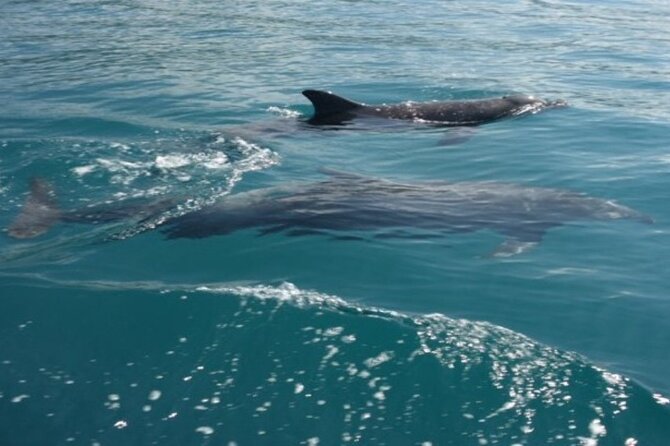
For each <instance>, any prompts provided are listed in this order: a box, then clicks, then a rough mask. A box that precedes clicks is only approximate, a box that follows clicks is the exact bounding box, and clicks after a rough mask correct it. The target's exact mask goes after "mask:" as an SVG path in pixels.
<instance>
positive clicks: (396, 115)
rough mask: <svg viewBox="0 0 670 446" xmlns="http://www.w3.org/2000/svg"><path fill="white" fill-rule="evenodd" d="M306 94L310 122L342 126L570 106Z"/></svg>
mask: <svg viewBox="0 0 670 446" xmlns="http://www.w3.org/2000/svg"><path fill="white" fill-rule="evenodd" d="M302 94H303V95H305V97H307V99H309V100H310V101H311V102H312V105H313V106H314V116H312V117H311V118H310V119H309V120H308V121H307V122H308V123H310V124H313V125H341V124H345V123H347V122H349V121H351V120H353V119H354V118H357V117H377V118H388V119H397V120H408V121H419V122H428V123H433V124H439V125H442V126H473V125H480V124H485V123H487V122H492V121H496V120H498V119H502V118H507V117H512V116H519V115H523V114H527V113H536V112H538V111H540V110H543V109H546V108H551V107H562V106H565V105H567V104H566V103H565V102H564V101H560V100H559V101H554V102H550V101H544V100H541V99H537V98H534V97H533V96H525V95H514V96H503V97H502V98H491V99H479V100H468V101H445V102H403V103H401V104H393V105H365V104H359V103H356V102H353V101H350V100H349V99H345V98H343V97H340V96H337V95H334V94H333V93H331V92H327V91H319V90H305V91H303V92H302Z"/></svg>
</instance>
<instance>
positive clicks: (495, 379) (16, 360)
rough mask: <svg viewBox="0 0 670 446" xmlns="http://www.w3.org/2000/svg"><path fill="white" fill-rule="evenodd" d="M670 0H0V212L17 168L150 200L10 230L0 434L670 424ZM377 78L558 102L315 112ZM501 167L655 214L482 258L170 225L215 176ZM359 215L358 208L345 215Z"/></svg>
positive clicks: (649, 433)
mask: <svg viewBox="0 0 670 446" xmlns="http://www.w3.org/2000/svg"><path fill="white" fill-rule="evenodd" d="M669 15H670V6H669V4H668V3H667V2H662V1H652V0H646V1H644V0H641V1H632V2H620V1H604V0H602V1H589V2H563V1H554V0H546V1H540V0H535V1H500V2H492V1H483V0H475V1H469V2H442V1H434V0H428V1H423V2H405V1H402V0H390V1H383V2H381V1H359V2H352V1H315V2H296V1H288V0H278V1H275V0H269V1H268V0H264V1H248V2H217V1H212V0H209V1H206V0H203V1H195V0H180V1H174V2H163V1H150V0H141V1H121V0H119V1H87V0H78V1H74V0H69V1H63V2H48V1H10V0H5V1H2V2H0V100H1V101H2V104H3V106H2V107H1V108H0V227H2V228H7V227H8V226H9V225H10V224H11V222H12V221H13V220H14V218H16V216H17V215H18V214H19V212H20V209H21V207H22V206H23V204H24V202H25V200H26V197H27V192H28V182H29V180H30V178H33V177H36V176H39V177H43V178H46V179H48V181H50V182H51V183H52V184H53V186H54V189H55V190H56V191H57V193H58V201H59V203H60V206H61V207H63V208H64V209H75V208H81V207H85V206H89V205H102V204H105V203H119V202H123V200H126V199H131V198H138V199H145V198H151V199H155V198H161V197H181V199H182V202H181V203H180V205H178V206H175V207H174V208H172V209H170V210H168V211H166V212H165V213H163V214H160V215H158V216H154V217H153V218H151V219H149V220H148V221H141V222H138V221H121V222H116V223H110V224H107V225H100V226H87V225H77V224H69V225H68V224H57V225H55V226H54V227H53V228H52V229H51V230H50V231H49V232H48V233H47V234H45V235H43V236H41V237H38V238H35V239H30V240H15V239H12V238H11V237H9V235H8V234H7V233H6V232H3V233H2V234H0V235H1V236H0V445H8V446H15V445H44V444H49V445H60V444H77V445H78V444H82V445H105V446H107V445H147V444H160V445H196V444H207V445H240V446H243V445H261V444H268V445H284V444H286V445H294V444H295V445H298V444H303V445H316V444H319V445H335V444H370V445H383V444H385V445H487V444H490V445H494V444H499V445H541V444H552V445H586V446H593V445H620V446H624V445H625V446H632V445H639V446H647V445H662V444H667V442H668V438H670V406H669V403H670V401H668V399H667V397H670V375H669V374H668V370H670V353H669V352H670V326H669V325H668V321H670V295H669V294H668V290H669V289H670V268H669V267H668V264H670V263H668V259H669V258H670V207H669V206H668V205H667V196H668V195H667V191H668V184H669V182H670V176H669V175H668V172H669V171H670V152H669V151H668V143H669V140H668V135H670V102H669V101H668V98H669V97H670V95H669V93H670V82H669V81H668V79H670V28H669V27H668V26H667V23H668V22H667V17H668V16H669ZM305 88H320V89H329V90H333V91H335V92H337V93H340V94H342V95H345V96H348V97H350V98H353V99H356V100H359V101H363V102H367V103H383V102H387V103H392V102H400V101H405V100H416V101H429V100H450V99H474V98H483V97H492V96H502V95H505V94H510V93H524V94H534V95H536V96H539V97H543V98H549V99H558V98H562V99H565V100H567V101H568V103H569V104H570V107H569V108H566V109H560V110H549V111H546V112H544V113H540V114H536V115H533V116H527V117H524V118H521V119H512V120H505V121H500V122H497V123H493V124H488V125H485V126H481V127H478V128H476V129H474V131H468V132H463V131H458V130H457V131H455V132H454V131H449V132H448V131H446V130H444V129H437V128H427V127H420V126H407V127H401V128H380V129H374V128H358V127H353V128H351V129H348V130H346V129H345V130H342V131H317V130H314V129H309V128H306V126H304V125H301V122H302V120H304V119H305V118H306V117H308V116H309V115H310V113H311V111H312V108H311V105H310V104H309V103H308V101H306V100H305V99H304V98H303V97H302V96H301V95H300V91H302V90H303V89H305ZM321 167H328V168H333V169H338V170H343V171H348V172H356V173H360V174H365V175H370V176H374V177H379V178H389V179H394V180H401V181H406V182H414V181H422V180H451V181H472V180H477V181H480V180H482V181H484V180H495V181H504V182H509V183H517V184H522V185H528V186H542V187H552V188H560V189H568V190H572V191H578V192H584V193H588V194H589V195H592V196H596V197H602V198H606V199H612V200H616V201H617V202H618V203H621V204H624V205H626V206H630V207H632V208H634V209H636V210H638V211H640V212H644V213H645V214H647V215H649V216H651V217H652V218H653V219H654V221H655V223H654V224H653V225H644V224H641V223H638V222H630V221H611V222H590V221H584V222H579V223H569V224H566V225H565V226H562V227H559V228H554V229H552V230H550V231H549V232H548V233H547V235H546V236H545V238H544V240H543V242H542V243H541V244H540V245H539V246H537V247H536V248H535V249H533V250H530V251H529V252H526V253H523V254H521V255H518V256H514V257H510V258H504V259H500V258H491V256H490V255H489V254H490V253H491V252H493V251H494V250H495V247H496V246H497V245H499V244H500V243H501V242H503V238H502V236H500V235H499V234H496V233H492V232H487V231H479V232H474V233H468V234H454V235H452V236H450V237H447V238H444V239H421V238H417V239H412V238H410V239H374V238H372V239H366V240H365V241H357V240H351V241H344V240H332V239H330V238H327V237H320V236H304V237H290V236H287V235H286V234H282V233H278V234H271V235H267V236H262V237H259V236H258V235H257V234H256V233H255V232H254V231H252V230H249V231H241V232H236V233H234V234H230V235H227V236H217V237H209V238H203V239H197V240H193V239H179V240H165V237H164V235H162V234H161V232H160V228H156V227H155V226H159V225H160V223H161V222H162V221H163V220H166V219H169V218H172V217H175V216H178V215H183V214H186V213H189V212H193V210H195V209H199V208H202V207H205V206H207V205H209V204H211V203H213V202H216V201H217V200H225V199H226V196H227V195H229V194H231V193H232V194H234V193H238V192H240V191H246V190H252V189H255V188H260V187H265V186H273V185H280V184H286V183H291V182H295V181H307V180H319V179H322V178H323V174H321V173H319V168H321ZM345 235H346V234H345Z"/></svg>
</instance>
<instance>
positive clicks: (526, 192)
mask: <svg viewBox="0 0 670 446" xmlns="http://www.w3.org/2000/svg"><path fill="white" fill-rule="evenodd" d="M325 172H326V173H327V174H328V175H329V177H328V178H327V179H325V180H323V181H317V182H312V183H298V184H293V185H290V186H286V185H284V186H278V187H271V188H264V189H258V190H253V191H249V192H242V193H238V194H233V195H229V196H227V197H225V198H224V199H222V200H220V201H219V202H217V203H215V204H213V205H211V206H209V207H205V208H203V209H200V210H198V211H194V212H192V213H189V214H186V215H182V216H180V217H176V218H173V219H171V220H168V221H166V222H165V223H164V224H163V226H162V231H163V232H164V233H165V234H166V235H167V237H168V238H182V237H186V238H202V237H209V236H212V235H225V234H231V233H233V232H236V231H239V230H243V229H256V230H258V231H259V234H261V235H264V234H270V233H277V232H284V233H286V234H287V235H293V236H297V235H314V234H322V235H331V236H335V237H336V238H351V237H348V236H347V235H351V231H375V233H374V234H373V237H379V238H384V237H395V236H399V237H405V236H406V237H413V235H412V234H414V235H419V236H420V235H421V234H423V235H435V236H444V235H448V234H451V233H468V232H474V231H478V230H484V229H488V230H491V231H495V232H497V233H499V234H502V235H503V236H505V237H506V240H505V241H504V242H503V243H502V244H501V245H500V246H499V247H498V248H497V249H496V250H495V251H494V252H493V255H494V256H511V255H515V254H519V253H521V252H524V251H526V250H527V249H529V248H531V247H533V246H535V245H537V244H538V243H539V242H540V241H541V240H542V237H543V236H544V234H545V233H546V231H547V230H549V229H550V228H553V227H557V226H561V225H563V224H564V223H566V222H570V221H576V220H619V219H632V220H637V221H641V222H644V223H652V220H651V219H650V218H649V217H648V216H646V215H644V214H641V213H639V212H637V211H635V210H633V209H631V208H628V207H626V206H623V205H620V204H617V203H615V202H613V201H608V200H603V199H600V198H595V197H589V196H586V195H583V194H579V193H576V192H571V191H566V190H560V189H549V188H541V187H524V186H521V185H516V184H507V183H497V182H459V183H450V182H443V181H432V182H421V183H400V182H392V181H387V180H382V179H376V178H369V177H364V176H360V175H356V174H349V173H342V172H334V171H329V170H328V171H325ZM39 183H40V181H37V183H35V182H34V184H33V191H32V192H33V193H32V194H31V196H30V197H29V198H28V200H27V201H26V205H25V208H24V209H23V212H22V213H21V215H19V217H17V219H16V220H15V222H14V223H13V224H12V225H11V226H10V228H9V230H8V233H9V235H11V236H13V237H16V238H30V237H34V236H36V235H39V234H40V233H43V232H45V231H46V230H47V229H48V227H49V226H50V225H51V224H53V223H55V221H56V219H57V218H59V216H60V218H61V219H62V218H64V217H65V216H67V218H66V220H67V221H79V222H83V223H93V222H96V221H100V222H102V221H111V220H114V219H122V218H127V217H128V216H130V215H131V214H133V213H134V212H138V210H137V209H138V208H137V207H136V206H135V205H134V206H131V208H130V209H126V208H124V207H123V206H121V207H119V206H117V207H116V208H115V209H113V210H112V211H111V212H110V214H104V212H102V210H101V209H99V208H96V209H91V210H86V209H84V210H78V211H70V212H63V211H59V210H57V209H56V208H55V206H56V205H55V200H54V198H53V196H52V194H48V193H47V194H45V193H44V191H47V190H48V186H45V185H44V184H39ZM36 185H37V187H36ZM35 192H37V194H35ZM45 198H46V199H45ZM172 205H173V204H171V203H170V202H169V200H164V201H163V202H153V203H152V204H150V205H148V206H146V207H145V208H144V209H141V210H140V211H141V214H140V215H139V217H141V218H144V217H145V216H147V215H150V214H152V213H154V214H155V213H157V212H158V211H161V210H162V211H164V210H167V208H168V207H169V206H172ZM31 208H33V209H31ZM34 208H38V209H37V210H36V209H34ZM136 217H137V216H136ZM407 230H414V233H410V232H401V231H407ZM343 235H344V237H343Z"/></svg>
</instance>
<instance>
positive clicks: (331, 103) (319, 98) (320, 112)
mask: <svg viewBox="0 0 670 446" xmlns="http://www.w3.org/2000/svg"><path fill="white" fill-rule="evenodd" d="M302 94H303V95H304V96H305V97H306V98H307V99H309V100H310V101H311V102H312V105H313V106H314V118H316V119H318V118H323V117H325V116H330V115H337V114H340V113H346V112H350V111H352V110H355V109H357V108H361V107H363V105H362V104H357V103H356V102H353V101H350V100H349V99H345V98H343V97H340V96H337V95H334V94H333V93H331V92H329V91H319V90H305V91H303V92H302Z"/></svg>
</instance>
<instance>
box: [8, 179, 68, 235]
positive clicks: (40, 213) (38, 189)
mask: <svg viewBox="0 0 670 446" xmlns="http://www.w3.org/2000/svg"><path fill="white" fill-rule="evenodd" d="M59 219H60V210H59V208H58V203H57V201H56V195H55V193H54V190H53V187H52V186H51V184H50V183H49V182H47V181H46V180H45V179H43V178H33V179H32V180H30V194H29V195H28V198H27V199H26V202H25V203H24V205H23V208H22V209H21V212H20V213H19V215H18V216H17V217H16V218H15V219H14V221H13V222H12V223H11V224H10V225H9V227H8V228H7V233H8V234H9V235H10V236H11V237H14V238H17V239H28V238H33V237H37V236H39V235H42V234H44V233H45V232H47V231H48V230H49V228H51V226H53V225H54V224H55V223H56V222H58V220H59Z"/></svg>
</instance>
